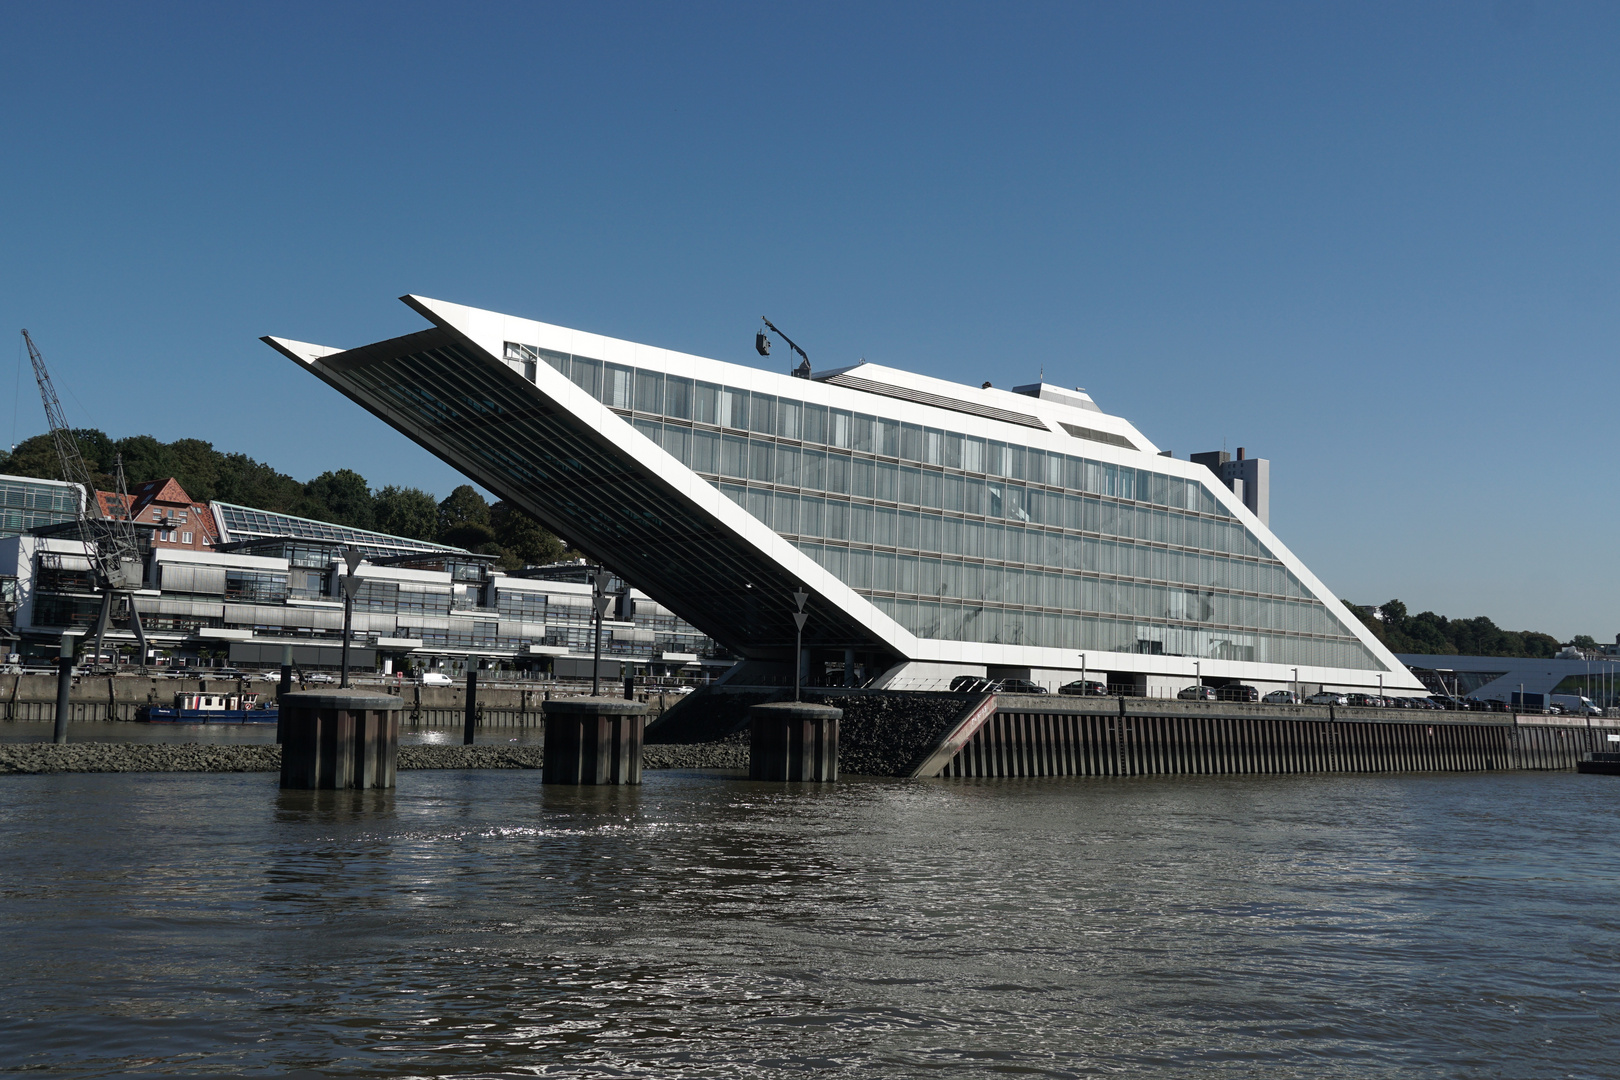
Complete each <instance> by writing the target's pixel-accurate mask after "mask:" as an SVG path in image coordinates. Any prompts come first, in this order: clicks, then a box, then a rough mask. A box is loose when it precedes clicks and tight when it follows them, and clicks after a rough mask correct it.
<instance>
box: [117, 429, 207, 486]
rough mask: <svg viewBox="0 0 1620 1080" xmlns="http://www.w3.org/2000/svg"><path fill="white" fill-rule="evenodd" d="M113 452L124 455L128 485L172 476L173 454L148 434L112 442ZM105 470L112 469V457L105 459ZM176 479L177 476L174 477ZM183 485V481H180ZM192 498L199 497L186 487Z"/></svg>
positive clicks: (173, 470)
mask: <svg viewBox="0 0 1620 1080" xmlns="http://www.w3.org/2000/svg"><path fill="white" fill-rule="evenodd" d="M113 450H114V452H115V453H118V454H122V455H124V479H125V480H126V481H128V483H129V486H130V487H134V486H135V485H136V484H144V483H146V482H147V481H148V480H162V479H165V478H166V477H170V476H174V474H175V468H174V455H173V453H172V452H170V450H169V447H168V444H167V443H160V442H158V441H157V440H156V439H154V438H153V437H152V436H150V435H130V436H128V437H127V438H123V439H119V440H118V442H116V443H115V444H113ZM106 467H107V471H108V472H111V471H112V459H111V458H109V459H108V460H107V466H106ZM176 479H178V477H176ZM180 486H181V487H185V481H183V480H182V481H181V482H180ZM186 492H187V494H190V495H191V496H192V497H193V498H201V496H199V495H196V494H195V493H193V492H192V491H191V489H190V488H186Z"/></svg>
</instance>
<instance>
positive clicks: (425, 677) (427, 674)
mask: <svg viewBox="0 0 1620 1080" xmlns="http://www.w3.org/2000/svg"><path fill="white" fill-rule="evenodd" d="M416 681H417V682H419V683H421V684H422V685H423V686H449V685H450V684H451V683H452V682H454V681H455V680H453V679H451V678H450V676H448V675H446V674H445V673H444V672H442V671H424V672H422V674H421V675H420V676H418V677H417V680H416Z"/></svg>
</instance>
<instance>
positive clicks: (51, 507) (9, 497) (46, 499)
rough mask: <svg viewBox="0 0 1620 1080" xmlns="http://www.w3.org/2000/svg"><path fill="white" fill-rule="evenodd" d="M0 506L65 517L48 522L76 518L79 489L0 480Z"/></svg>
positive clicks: (51, 519) (54, 518)
mask: <svg viewBox="0 0 1620 1080" xmlns="http://www.w3.org/2000/svg"><path fill="white" fill-rule="evenodd" d="M0 506H6V507H11V508H13V509H18V510H46V511H50V512H51V513H54V514H59V515H65V518H56V517H53V518H50V519H49V521H57V520H66V518H74V517H77V516H78V513H79V489H78V488H76V487H71V488H69V487H59V486H57V485H55V484H30V483H27V482H19V481H16V480H0Z"/></svg>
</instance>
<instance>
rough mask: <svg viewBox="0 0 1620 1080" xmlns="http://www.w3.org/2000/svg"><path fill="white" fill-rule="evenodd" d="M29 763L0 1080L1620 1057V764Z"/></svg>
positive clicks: (1266, 1073)
mask: <svg viewBox="0 0 1620 1080" xmlns="http://www.w3.org/2000/svg"><path fill="white" fill-rule="evenodd" d="M646 779H647V782H646V784H645V786H644V787H642V788H639V789H620V790H615V789H605V788H604V789H571V790H570V789H562V788H553V789H549V790H547V789H544V788H542V787H541V785H540V784H539V777H538V774H537V773H533V772H443V773H404V774H401V777H400V784H401V786H400V788H399V790H398V791H397V792H393V793H387V794H380V793H367V794H364V795H361V794H355V793H332V792H324V793H310V792H296V793H294V792H287V793H283V792H280V791H278V790H277V789H276V780H275V777H274V776H273V775H269V774H238V775H197V774H174V775H127V774H125V775H53V776H3V777H0V919H3V923H0V925H3V927H4V937H3V943H0V949H3V954H0V961H3V962H0V1003H3V1005H4V1008H3V1009H0V1014H3V1015H0V1070H10V1071H26V1070H35V1071H42V1072H45V1073H47V1074H52V1075H86V1076H89V1075H111V1074H117V1075H130V1074H134V1075H145V1074H152V1075H156V1074H177V1073H178V1074H195V1073H208V1072H220V1073H249V1074H255V1073H256V1074H261V1075H281V1074H286V1073H289V1072H297V1071H300V1070H308V1071H309V1072H311V1073H317V1074H344V1075H379V1076H413V1075H414V1076H447V1075H457V1076H530V1075H559V1076H561V1075H567V1076H715V1077H730V1076H739V1077H740V1076H761V1075H766V1076H775V1075H783V1076H798V1075H804V1074H806V1073H811V1072H814V1073H818V1074H832V1075H840V1074H855V1073H857V1072H862V1073H868V1074H870V1070H873V1069H876V1070H879V1071H880V1073H881V1074H883V1075H893V1076H940V1075H947V1076H948V1075H961V1074H967V1073H985V1072H992V1071H1004V1072H1020V1073H1031V1074H1035V1075H1048V1076H1079V1075H1095V1074H1100V1073H1122V1074H1129V1075H1153V1074H1161V1075H1162V1074H1169V1073H1177V1072H1192V1071H1194V1070H1197V1071H1199V1072H1210V1071H1217V1070H1224V1071H1225V1072H1226V1073H1227V1074H1229V1075H1234V1076H1262V1077H1293V1076H1298V1077H1322V1076H1345V1077H1349V1076H1356V1077H1365V1076H1482V1077H1485V1076H1548V1077H1554V1076H1557V1077H1564V1076H1579V1077H1614V1076H1616V1075H1620V1064H1617V1063H1616V1061H1615V1047H1616V1045H1620V1003H1617V988H1616V983H1617V981H1620V976H1617V972H1620V937H1617V931H1620V914H1617V909H1616V901H1617V900H1620V889H1617V875H1616V872H1615V864H1614V860H1613V856H1612V847H1613V844H1614V837H1615V834H1616V825H1617V821H1616V816H1617V815H1616V810H1615V805H1616V799H1617V797H1620V779H1614V778H1605V777H1585V776H1576V775H1573V774H1497V775H1488V776H1471V777H1448V776H1390V777H1372V778H1355V777H1312V778H1286V777H1285V778H1255V779H1247V778H1134V779H1124V780H1068V779H1064V780H1040V781H946V782H926V783H909V784H908V783H901V782H878V781H860V780H856V781H853V782H848V783H843V784H840V785H837V786H836V787H829V788H825V789H813V788H789V787H784V786H781V785H764V784H752V783H748V782H746V781H743V780H739V779H736V778H734V777H728V776H722V775H716V774H703V773H670V772H655V773H649V774H648V775H647V778H646Z"/></svg>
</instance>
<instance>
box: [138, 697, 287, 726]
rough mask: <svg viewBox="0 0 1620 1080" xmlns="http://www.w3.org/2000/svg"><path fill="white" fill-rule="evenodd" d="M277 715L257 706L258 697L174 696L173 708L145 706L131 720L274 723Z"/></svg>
mask: <svg viewBox="0 0 1620 1080" xmlns="http://www.w3.org/2000/svg"><path fill="white" fill-rule="evenodd" d="M280 715H281V713H280V710H278V709H277V708H276V707H275V706H273V705H271V706H260V705H259V695H258V694H176V695H174V704H173V705H146V706H143V707H142V708H141V709H140V710H139V711H137V712H136V714H135V719H137V720H140V721H144V722H145V723H148V724H274V723H275V722H276V721H277V719H278V718H279V717H280Z"/></svg>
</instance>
